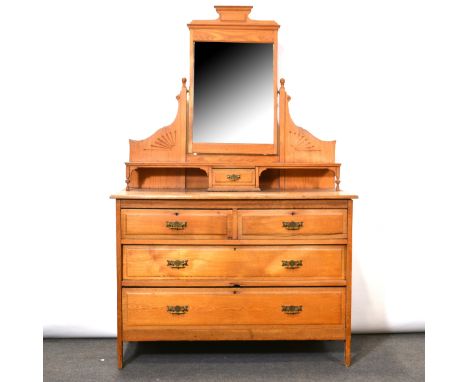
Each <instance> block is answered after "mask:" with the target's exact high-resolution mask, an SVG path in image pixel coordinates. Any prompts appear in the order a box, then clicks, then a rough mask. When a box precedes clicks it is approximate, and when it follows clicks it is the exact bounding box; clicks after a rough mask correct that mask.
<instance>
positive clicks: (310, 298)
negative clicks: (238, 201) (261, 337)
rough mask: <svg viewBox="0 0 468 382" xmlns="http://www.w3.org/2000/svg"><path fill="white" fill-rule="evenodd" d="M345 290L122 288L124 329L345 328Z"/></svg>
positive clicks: (332, 288)
mask: <svg viewBox="0 0 468 382" xmlns="http://www.w3.org/2000/svg"><path fill="white" fill-rule="evenodd" d="M345 295H346V293H345V288H341V287H330V288H124V289H123V290H122V308H123V325H124V330H125V329H127V328H129V327H138V326H147V327H148V326H167V325H171V326H172V325H176V326H184V325H269V324H272V325H275V324H276V325H341V324H344V313H345Z"/></svg>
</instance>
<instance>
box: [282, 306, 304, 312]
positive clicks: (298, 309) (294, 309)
mask: <svg viewBox="0 0 468 382" xmlns="http://www.w3.org/2000/svg"><path fill="white" fill-rule="evenodd" d="M281 311H282V312H283V313H285V314H299V313H301V312H302V305H281Z"/></svg>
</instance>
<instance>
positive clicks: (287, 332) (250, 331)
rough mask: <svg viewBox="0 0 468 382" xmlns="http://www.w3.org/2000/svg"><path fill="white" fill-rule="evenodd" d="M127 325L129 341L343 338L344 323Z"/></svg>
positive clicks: (126, 332)
mask: <svg viewBox="0 0 468 382" xmlns="http://www.w3.org/2000/svg"><path fill="white" fill-rule="evenodd" d="M182 328H183V330H181V326H174V325H173V326H169V325H168V326H150V327H145V326H139V327H132V328H125V329H124V331H123V338H124V340H125V341H239V340H242V341H265V340H269V341H271V340H343V339H344V338H345V335H344V331H345V329H344V325H225V326H221V325H210V326H183V327H182Z"/></svg>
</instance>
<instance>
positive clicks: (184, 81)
mask: <svg viewBox="0 0 468 382" xmlns="http://www.w3.org/2000/svg"><path fill="white" fill-rule="evenodd" d="M186 83H187V79H186V78H185V77H183V78H182V86H183V87H184V88H185V84H186Z"/></svg>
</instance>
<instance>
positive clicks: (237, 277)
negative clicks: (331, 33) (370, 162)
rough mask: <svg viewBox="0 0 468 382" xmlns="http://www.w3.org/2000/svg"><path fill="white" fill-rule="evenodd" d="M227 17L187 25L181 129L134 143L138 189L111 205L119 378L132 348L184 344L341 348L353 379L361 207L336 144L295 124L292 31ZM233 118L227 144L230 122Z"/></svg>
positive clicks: (130, 171)
mask: <svg viewBox="0 0 468 382" xmlns="http://www.w3.org/2000/svg"><path fill="white" fill-rule="evenodd" d="M215 8H216V11H217V12H218V14H219V18H218V19H217V20H208V21H193V22H192V23H190V24H189V25H188V27H189V29H190V42H191V43H190V46H191V52H190V61H191V72H190V74H191V82H190V83H191V89H190V90H189V89H188V88H187V86H186V80H185V79H183V80H182V89H181V91H180V93H179V95H178V96H177V101H178V105H179V107H178V112H177V116H176V118H175V120H174V122H173V123H172V124H171V125H169V126H167V127H163V128H162V129H159V130H158V131H156V132H155V133H154V134H153V135H151V136H150V137H149V138H147V139H144V140H141V141H132V140H131V141H130V161H129V162H128V163H126V183H127V188H126V190H125V191H122V192H119V193H116V194H114V195H112V197H113V198H115V199H116V208H117V210H116V213H117V217H116V221H117V302H118V308H117V309H118V310H117V354H118V367H119V368H122V366H123V343H124V342H130V341H173V340H188V341H192V340H342V341H344V343H345V357H344V360H345V364H346V365H347V366H349V365H350V363H351V352H350V349H351V348H350V345H351V246H352V214H353V199H354V198H356V196H355V195H352V194H349V193H346V192H343V191H340V164H337V163H335V141H330V142H327V141H321V140H319V139H318V138H316V137H314V136H313V135H312V134H310V133H309V132H308V131H307V130H304V129H302V128H300V127H298V126H296V125H295V124H294V123H293V121H292V119H291V117H290V115H289V109H288V102H289V97H288V95H287V93H286V90H285V87H284V84H285V82H284V80H281V81H280V86H279V89H278V83H277V73H276V68H277V46H278V44H277V33H278V28H279V25H278V24H277V23H275V22H274V21H254V20H251V19H249V17H248V15H249V13H250V11H251V8H252V7H240V6H234V7H225V6H222V7H215ZM231 44H232V45H231ZM256 44H257V45H256ZM258 44H260V45H258ZM257 47H258V48H259V49H258V52H260V51H261V52H262V53H259V54H258V55H257V53H256V52H257ZM260 48H261V49H260ZM226 57H227V59H226ZM233 60H234V62H235V65H232V62H233ZM244 64H245V65H244ZM223 65H224V66H223ZM262 65H263V67H264V68H265V71H266V75H265V76H263V75H262V72H261V71H258V68H261V67H262ZM207 68H208V69H209V70H208V69H207ZM236 68H237V69H236ZM239 68H241V69H239ZM251 68H255V70H252V72H250V69H251ZM236 70H237V71H238V72H239V73H240V75H241V76H240V77H239V73H237V76H238V77H236V73H234V72H235V71H236ZM210 73H221V74H222V75H221V78H224V77H226V78H227V82H228V83H230V84H231V86H224V88H223V86H222V85H220V82H219V76H218V78H216V80H213V79H212V78H210V76H211V74H210ZM252 73H253V74H252ZM231 75H232V76H231ZM223 76H224V77H223ZM229 76H231V77H229ZM249 76H250V77H249ZM228 77H229V78H228ZM263 77H265V78H263ZM245 78H247V79H248V82H245V84H247V85H245V86H249V89H248V94H247V93H245V92H246V89H245V86H244V83H243V82H242V81H243V80H244V79H245ZM252 81H255V84H254V85H255V86H250V85H249V84H252ZM262 81H263V82H262ZM268 81H271V83H270V82H268ZM233 84H234V85H235V84H240V85H239V86H234V85H233ZM270 87H271V89H270ZM234 88H235V89H234ZM257 88H258V89H261V90H259V91H258V94H257V92H256V89H257ZM220 89H221V90H222V89H224V91H225V92H227V93H229V97H224V94H221V93H220V91H221V90H220ZM242 92H244V94H243V93H242ZM210 93H211V94H210ZM236 97H237V98H238V99H243V98H246V97H247V98H248V102H237V101H236V102H234V104H232V105H230V104H229V102H231V101H232V100H233V99H236ZM265 97H268V99H267V102H265ZM260 98H262V99H261V100H260ZM270 101H271V103H270ZM223 102H225V103H224V104H223ZM226 103H227V104H226ZM262 105H263V106H262ZM230 106H232V107H230ZM236 108H237V109H238V110H236ZM232 109H234V110H233V112H234V114H233V117H229V121H228V122H226V124H227V125H229V124H230V125H232V124H233V123H235V122H236V123H238V126H239V128H238V129H237V128H233V127H229V131H228V129H226V127H225V126H224V125H223V120H222V117H223V115H222V114H221V113H220V112H219V111H220V110H221V111H223V112H224V111H225V110H226V113H230V112H231V111H232ZM277 110H278V112H276V111H277ZM216 113H218V114H216ZM257 113H258V118H257ZM220 114H221V115H220ZM253 115H254V116H255V121H266V122H265V123H260V122H256V123H257V124H255V123H254V124H252V122H251V121H252V120H253V119H254V118H253ZM260 115H261V116H260ZM220 116H221V119H220ZM237 118H239V121H237ZM242 118H244V119H243V120H242ZM213 121H214V122H213ZM220 121H221V122H220ZM211 125H212V126H211ZM246 126H247V127H249V129H247V130H246V129H245V127H246ZM223 129H226V130H224V131H223ZM262 129H263V130H262ZM220 130H221V135H219V134H218V133H220ZM233 130H235V131H234V133H235V134H234V135H233V134H232V133H233ZM260 130H261V131H260ZM258 131H260V133H261V134H256V133H257V132H258ZM254 133H255V134H254ZM223 134H224V135H223ZM236 134H237V135H236ZM246 135H247V136H246ZM219 137H226V140H225V141H219V139H220V138H219ZM249 139H252V140H254V141H253V142H250V141H248V140H249ZM246 140H247V141H246Z"/></svg>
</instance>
